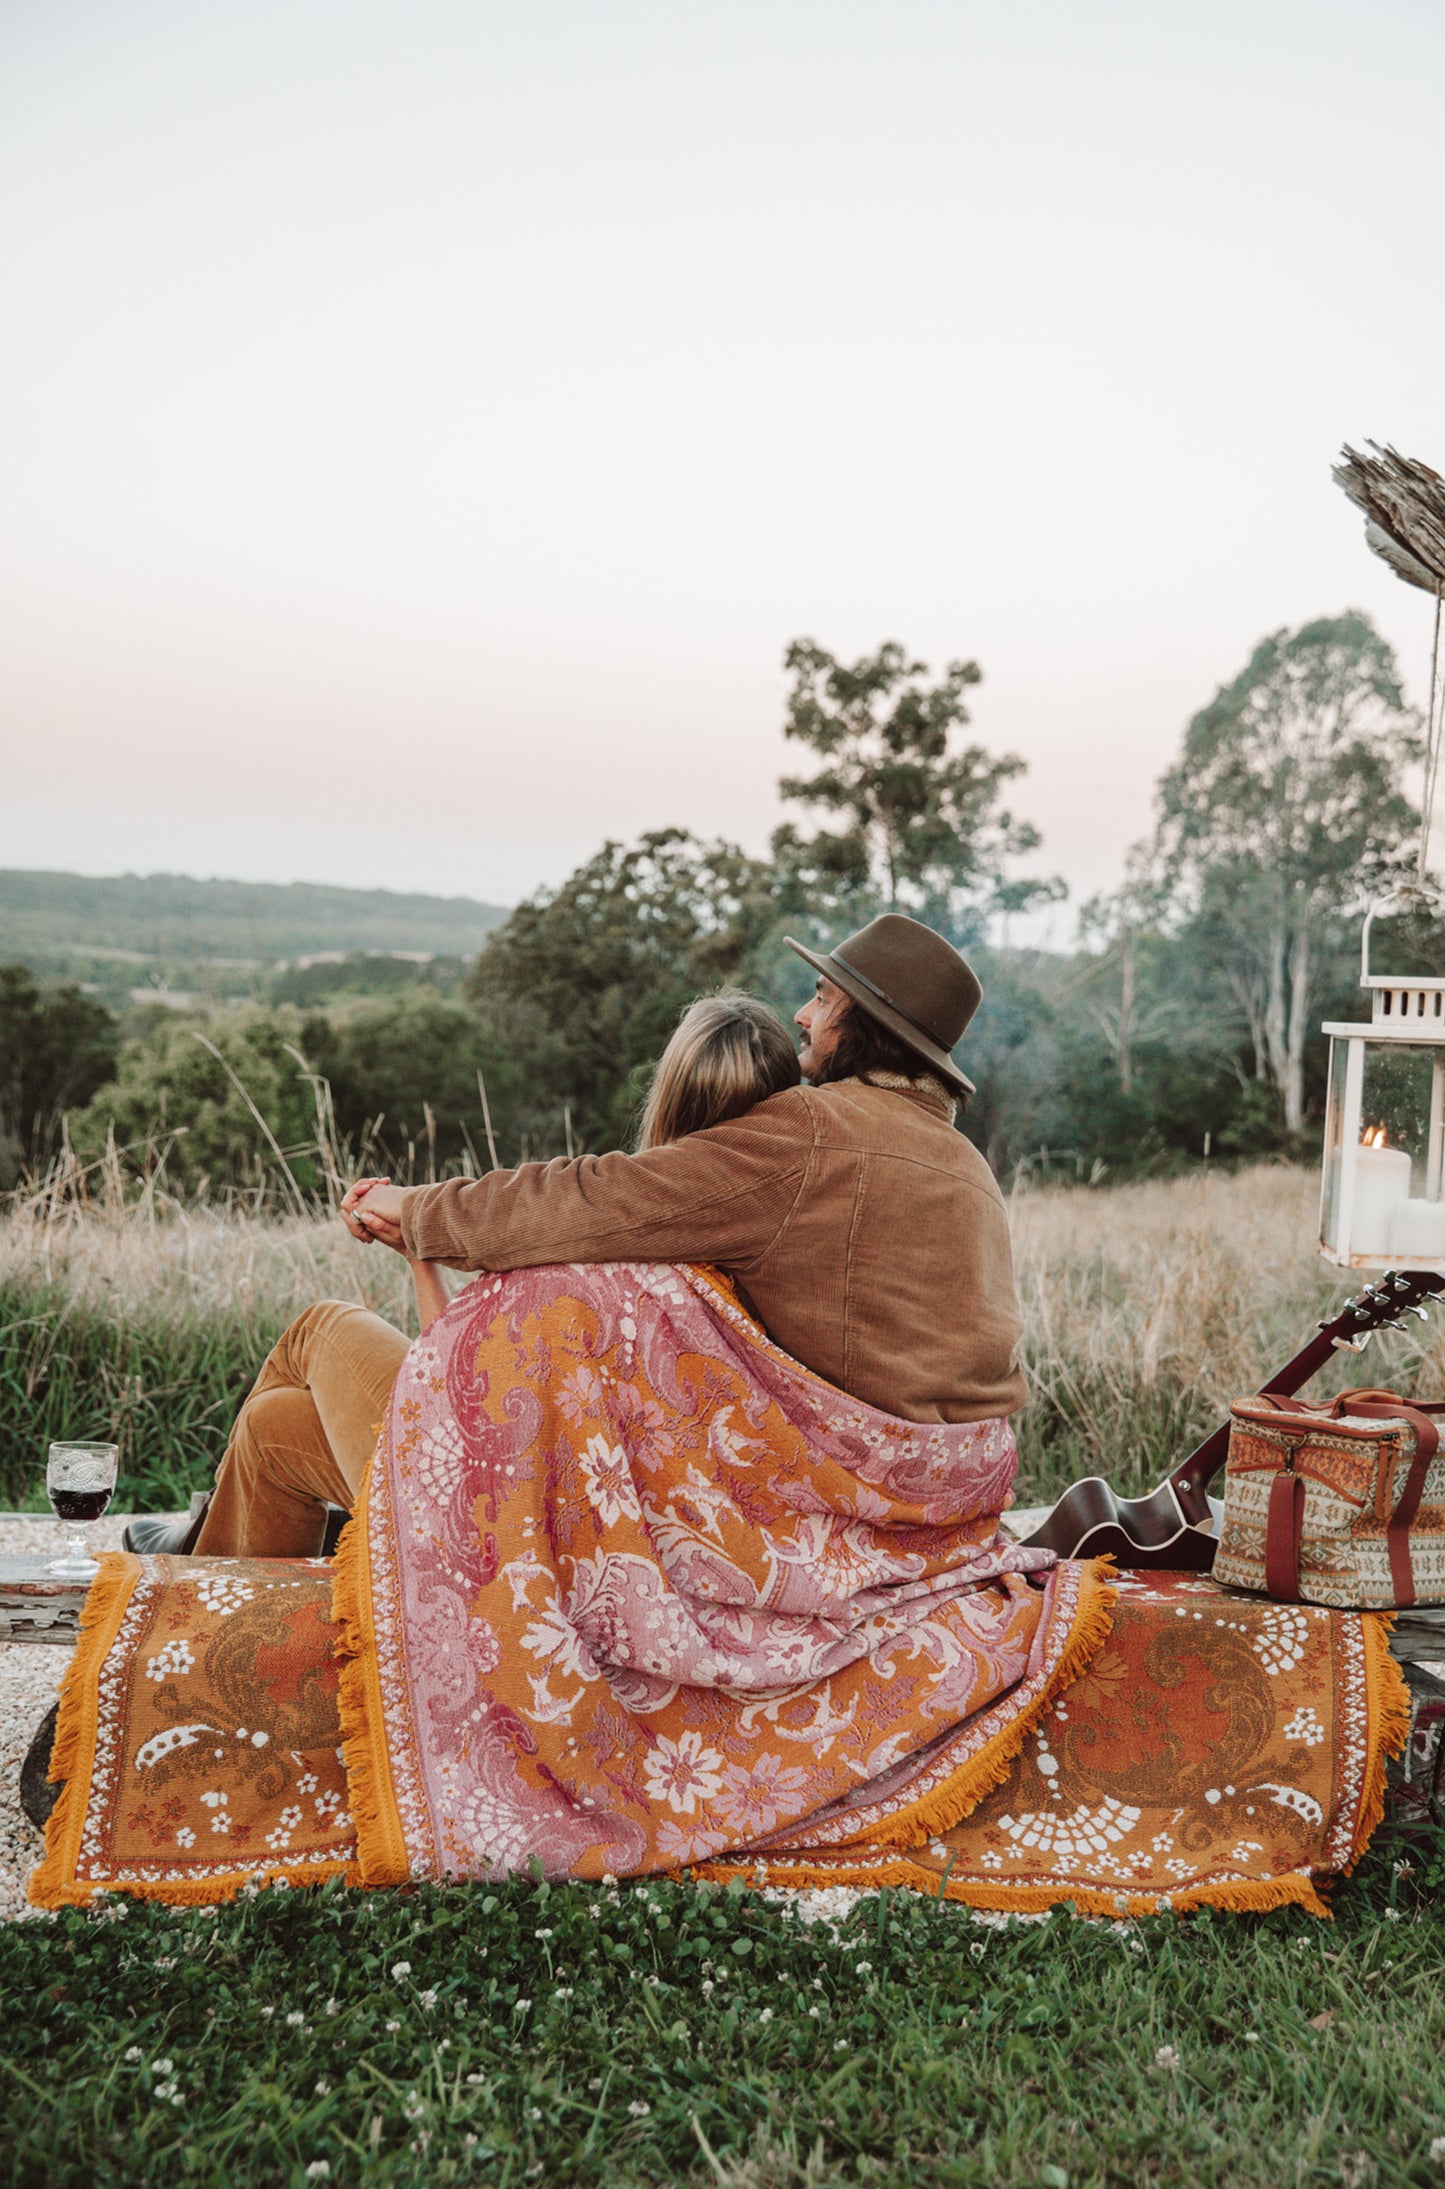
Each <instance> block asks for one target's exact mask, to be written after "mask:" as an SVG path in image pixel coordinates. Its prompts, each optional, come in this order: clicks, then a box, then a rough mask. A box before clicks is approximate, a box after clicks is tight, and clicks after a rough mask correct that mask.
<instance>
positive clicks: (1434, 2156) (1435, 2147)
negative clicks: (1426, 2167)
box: [1430, 2136, 1445, 2166]
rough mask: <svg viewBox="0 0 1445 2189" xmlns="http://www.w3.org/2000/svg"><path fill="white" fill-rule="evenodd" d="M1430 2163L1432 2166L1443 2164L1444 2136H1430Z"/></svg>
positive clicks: (1444, 2151)
mask: <svg viewBox="0 0 1445 2189" xmlns="http://www.w3.org/2000/svg"><path fill="white" fill-rule="evenodd" d="M1430 2163H1431V2165H1432V2166H1445V2136H1432V2137H1431V2139H1430Z"/></svg>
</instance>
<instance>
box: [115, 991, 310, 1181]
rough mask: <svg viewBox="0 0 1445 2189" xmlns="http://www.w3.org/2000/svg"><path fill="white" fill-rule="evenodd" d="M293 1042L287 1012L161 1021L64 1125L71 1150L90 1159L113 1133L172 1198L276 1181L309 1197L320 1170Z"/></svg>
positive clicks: (295, 1025) (297, 1032)
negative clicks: (158, 1171) (160, 1172)
mask: <svg viewBox="0 0 1445 2189" xmlns="http://www.w3.org/2000/svg"><path fill="white" fill-rule="evenodd" d="M301 1040H302V1025H301V1021H300V1019H299V1018H298V1016H297V1014H296V1013H295V1012H294V1011H292V1010H290V1009H289V1008H283V1009H282V1010H279V1011H274V1012H273V1011H264V1010H256V1009H249V1010H240V1011H228V1012H225V1013H221V1014H218V1015H217V1016H216V1017H214V1018H210V1019H207V1020H205V1021H204V1022H203V1023H195V1022H192V1021H189V1020H187V1019H183V1018H180V1017H175V1018H167V1019H165V1020H163V1021H160V1022H158V1023H157V1024H156V1025H155V1027H154V1028H153V1029H152V1030H151V1031H150V1032H149V1033H148V1034H146V1035H144V1036H143V1037H141V1038H140V1039H138V1040H133V1041H128V1042H126V1044H125V1045H124V1047H123V1048H122V1050H121V1052H120V1062H119V1068H118V1070H117V1073H116V1077H115V1080H114V1082H113V1083H112V1084H111V1085H109V1086H107V1087H105V1088H103V1089H102V1090H101V1092H100V1093H99V1094H97V1095H96V1096H95V1098H94V1099H93V1100H92V1101H91V1102H90V1104H89V1105H88V1107H87V1108H86V1109H84V1110H83V1111H81V1112H79V1113H78V1114H77V1115H76V1116H75V1117H73V1118H72V1120H71V1127H72V1134H73V1138H74V1141H75V1145H76V1148H77V1149H78V1150H79V1152H80V1153H81V1154H82V1155H83V1156H87V1157H91V1158H94V1157H97V1156H99V1154H100V1153H101V1151H102V1150H103V1149H104V1147H105V1144H106V1140H107V1138H108V1136H109V1135H110V1133H112V1132H114V1135H115V1138H116V1140H117V1141H118V1142H119V1143H120V1145H121V1146H122V1147H128V1148H130V1149H132V1150H146V1151H149V1152H153V1154H154V1157H155V1159H156V1160H157V1161H163V1163H164V1171H165V1177H166V1179H167V1182H168V1183H169V1184H170V1185H171V1186H172V1187H173V1188H175V1189H177V1190H182V1189H184V1190H190V1191H195V1190H197V1189H199V1188H202V1187H203V1186H205V1185H207V1184H216V1183H219V1184H222V1185H227V1186H241V1187H245V1188H253V1189H261V1188H263V1187H264V1188H268V1189H270V1190H275V1187H276V1185H277V1183H278V1180H279V1181H280V1183H281V1185H282V1187H283V1189H284V1190H285V1191H287V1192H292V1191H293V1190H296V1189H299V1190H300V1191H301V1192H302V1193H306V1192H309V1191H310V1190H312V1189H314V1188H315V1187H316V1186H317V1185H318V1184H319V1183H320V1179H321V1168H320V1164H319V1162H318V1151H317V1111H316V1100H315V1094H314V1090H313V1085H312V1082H311V1081H310V1080H309V1079H308V1077H307V1066H306V1062H305V1061H304V1053H303V1055H298V1054H297V1052H298V1049H299V1048H300V1043H301ZM149 1152H148V1154H147V1160H149ZM288 1172H289V1179H288Z"/></svg>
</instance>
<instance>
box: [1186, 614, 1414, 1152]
mask: <svg viewBox="0 0 1445 2189" xmlns="http://www.w3.org/2000/svg"><path fill="white" fill-rule="evenodd" d="M1421 755H1422V741H1421V734H1420V718H1419V716H1418V714H1417V713H1416V711H1415V710H1414V709H1413V708H1412V707H1410V706H1409V705H1407V703H1406V701H1405V697H1404V693H1403V691H1402V689H1401V685H1400V677H1399V671H1398V669H1397V667H1396V663H1395V656H1394V653H1393V651H1392V650H1391V648H1390V646H1389V645H1388V644H1387V642H1386V641H1385V640H1384V639H1383V638H1382V637H1381V636H1380V634H1379V632H1378V631H1376V630H1375V628H1374V626H1373V625H1372V624H1371V622H1370V621H1369V618H1368V617H1367V616H1365V615H1363V614H1361V613H1360V612H1359V611H1358V610H1349V611H1347V612H1346V613H1345V614H1344V615H1341V616H1331V617H1322V618H1320V619H1319V620H1317V621H1316V622H1313V623H1306V624H1302V625H1301V626H1300V628H1299V629H1298V630H1295V631H1288V630H1281V631H1274V632H1271V633H1270V634H1269V636H1268V637H1266V638H1263V639H1261V640H1260V642H1259V644H1258V645H1257V646H1256V647H1255V649H1254V652H1253V653H1252V654H1251V655H1250V658H1249V660H1248V661H1247V662H1246V664H1245V666H1244V668H1243V669H1242V670H1241V671H1240V672H1239V674H1238V675H1237V676H1236V677H1235V678H1234V680H1233V682H1232V683H1229V684H1226V685H1223V686H1222V687H1221V688H1220V690H1219V691H1218V692H1217V693H1216V694H1215V697H1214V698H1213V699H1212V700H1211V701H1210V703H1209V705H1208V706H1207V707H1204V708H1201V710H1200V711H1199V713H1198V714H1196V715H1195V716H1194V718H1193V720H1192V721H1191V722H1190V724H1189V726H1188V728H1187V730H1186V731H1185V733H1184V743H1183V749H1182V751H1181V753H1180V756H1179V758H1178V760H1177V761H1176V762H1175V764H1174V765H1173V767H1171V768H1169V769H1168V770H1167V771H1166V773H1165V774H1164V775H1163V776H1162V777H1161V779H1160V783H1159V816H1160V818H1159V837H1158V848H1159V853H1160V856H1161V860H1162V864H1163V873H1164V876H1165V878H1166V879H1167V882H1168V885H1169V887H1170V889H1171V891H1172V893H1173V896H1174V899H1175V903H1176V906H1177V908H1178V909H1179V910H1180V911H1182V912H1183V913H1184V914H1186V915H1187V917H1188V918H1189V919H1190V921H1191V922H1192V923H1193V924H1195V926H1196V928H1197V932H1198V933H1199V935H1200V936H1201V938H1203V937H1208V938H1210V940H1211V945H1212V948H1213V951H1214V954H1215V956H1216V958H1217V960H1218V963H1219V965H1220V968H1221V971H1222V973H1223V975H1224V977H1225V979H1226V982H1227V984H1228V988H1229V990H1230V992H1231V994H1232V995H1233V997H1234V999H1235V1002H1236V1004H1237V1005H1238V1007H1239V1009H1240V1011H1241V1012H1242V1014H1243V1016H1244V1019H1245V1021H1246V1023H1247V1025H1248V1028H1249V1033H1250V1037H1251V1039H1252V1041H1253V1044H1254V1050H1255V1057H1256V1065H1257V1070H1258V1073H1259V1076H1260V1077H1261V1078H1265V1079H1268V1080H1269V1081H1271V1082H1272V1083H1273V1084H1274V1085H1275V1086H1276V1087H1277V1088H1278V1090H1279V1094H1280V1098H1281V1101H1282V1104H1283V1111H1284V1122H1285V1126H1286V1128H1287V1130H1289V1131H1290V1132H1297V1131H1299V1129H1300V1128H1301V1126H1302V1125H1303V1123H1304V1117H1305V1099H1304V1090H1305V1050H1306V1044H1307V1042H1308V1040H1309V1037H1310V1034H1311V1032H1312V1030H1313V1025H1314V1017H1315V1007H1316V1003H1317V999H1318V995H1319V993H1320V990H1321V987H1322V984H1323V982H1324V980H1325V979H1326V978H1327V977H1328V975H1329V973H1330V970H1331V968H1330V966H1329V964H1328V956H1329V947H1330V943H1331V938H1332V935H1337V934H1338V932H1339V926H1340V923H1341V921H1342V919H1343V918H1344V917H1346V916H1348V915H1351V914H1354V913H1358V912H1361V911H1363V909H1364V907H1365V904H1366V902H1367V901H1368V899H1369V897H1370V895H1371V893H1372V891H1373V890H1375V889H1377V888H1379V887H1380V886H1381V884H1382V882H1383V880H1384V878H1385V876H1386V875H1387V874H1388V873H1389V872H1390V871H1391V869H1392V868H1398V865H1399V862H1400V857H1401V853H1402V849H1403V847H1404V846H1405V844H1406V842H1407V839H1409V838H1410V837H1411V836H1412V834H1413V832H1414V831H1415V829H1416V827H1417V826H1418V819H1419V817H1418V814H1417V812H1416V810H1415V807H1414V806H1413V804H1412V803H1411V801H1410V798H1409V797H1408V795H1407V793H1406V788H1405V779H1406V774H1407V771H1408V770H1409V768H1410V767H1411V766H1412V765H1413V764H1414V763H1416V762H1417V761H1418V760H1419V759H1420V758H1421Z"/></svg>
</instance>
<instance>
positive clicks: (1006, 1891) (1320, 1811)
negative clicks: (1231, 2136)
mask: <svg viewBox="0 0 1445 2189" xmlns="http://www.w3.org/2000/svg"><path fill="white" fill-rule="evenodd" d="M1116 1586H1117V1588H1118V1592H1119V1593H1118V1602H1117V1605H1116V1609H1115V1615H1114V1627H1113V1632H1112V1633H1111V1635H1110V1636H1109V1639H1108V1640H1107V1641H1106V1642H1105V1643H1103V1645H1102V1646H1101V1647H1100V1648H1099V1649H1098V1651H1097V1652H1096V1653H1095V1655H1094V1657H1093V1659H1092V1661H1091V1662H1090V1664H1089V1665H1088V1666H1087V1667H1086V1669H1085V1670H1084V1671H1083V1672H1082V1673H1081V1674H1080V1675H1079V1677H1078V1678H1077V1679H1076V1680H1074V1682H1073V1683H1072V1684H1071V1685H1070V1686H1069V1687H1068V1689H1067V1690H1066V1692H1065V1693H1063V1694H1062V1695H1061V1696H1059V1698H1058V1699H1057V1700H1056V1701H1055V1702H1054V1704H1053V1705H1052V1707H1051V1708H1050V1709H1049V1710H1048V1711H1047V1712H1046V1713H1045V1715H1044V1716H1043V1718H1042V1719H1041V1720H1040V1722H1039V1724H1038V1725H1037V1726H1036V1728H1035V1729H1034V1731H1033V1732H1032V1733H1031V1734H1030V1735H1029V1736H1028V1738H1027V1739H1026V1740H1025V1742H1024V1744H1023V1747H1022V1748H1021V1750H1020V1752H1019V1754H1018V1755H1017V1757H1016V1758H1015V1760H1014V1762H1013V1764H1012V1766H1011V1768H1010V1770H1009V1772H1008V1775H1007V1777H1006V1778H1005V1779H1004V1780H1003V1781H1002V1783H1001V1784H999V1785H997V1786H995V1787H994V1788H993V1790H992V1791H991V1792H990V1793H988V1794H986V1795H985V1796H984V1798H983V1800H982V1801H981V1802H979V1804H978V1806H977V1807H976V1808H975V1809H974V1810H973V1811H972V1812H971V1814H970V1815H969V1816H968V1817H966V1818H965V1819H964V1820H963V1822H961V1823H959V1824H957V1825H955V1826H954V1827H953V1829H952V1830H950V1831H946V1832H942V1833H938V1834H936V1835H932V1836H930V1837H929V1838H928V1839H927V1840H926V1841H924V1842H923V1843H922V1844H920V1845H918V1846H915V1847H912V1848H910V1849H909V1850H908V1853H907V1855H906V1856H900V1855H899V1854H897V1853H896V1852H894V1851H891V1850H889V1849H887V1848H880V1847H878V1846H877V1845H870V1843H869V1834H868V1832H867V1831H866V1830H865V1831H864V1832H862V1833H859V1832H858V1830H857V1828H856V1826H857V1819H856V1817H854V1818H849V1819H847V1820H845V1821H840V1823H839V1824H838V1825H836V1826H834V1827H832V1828H831V1829H830V1828H828V1827H827V1826H826V1825H823V1826H822V1827H821V1828H820V1825H819V1822H818V1820H816V1819H815V1820H813V1821H812V1822H811V1823H810V1825H809V1826H808V1828H807V1831H806V1834H804V1833H798V1834H794V1835H791V1836H786V1835H783V1834H777V1835H774V1836H773V1837H772V1838H771V1839H769V1840H768V1841H766V1842H765V1843H763V1845H762V1847H761V1848H760V1850H759V1855H758V1857H757V1858H756V1859H755V1860H754V1861H753V1862H752V1863H750V1864H749V1865H748V1866H747V1868H746V1870H745V1871H744V1870H742V1869H741V1868H740V1867H739V1866H738V1865H737V1864H735V1863H734V1864H725V1863H709V1864H704V1865H700V1866H699V1868H698V1870H697V1872H696V1874H697V1875H700V1876H703V1875H711V1876H714V1877H719V1878H726V1877H731V1876H735V1875H746V1876H747V1878H748V1879H749V1881H750V1882H752V1883H755V1884H759V1885H763V1884H768V1885H785V1886H786V1885H793V1886H798V1885H838V1884H848V1885H911V1886H915V1887H916V1888H917V1889H918V1890H920V1891H922V1892H927V1893H935V1894H936V1893H937V1892H938V1891H939V1890H940V1888H941V1889H942V1890H943V1892H944V1893H945V1894H946V1896H947V1897H948V1898H949V1899H951V1900H961V1901H965V1902H967V1903H968V1904H969V1905H970V1906H972V1907H976V1908H996V1909H1016V1910H1019V1911H1021V1912H1022V1911H1030V1910H1036V1909H1042V1908H1048V1907H1051V1906H1053V1905H1054V1904H1055V1903H1056V1902H1060V1901H1072V1902H1073V1903H1074V1905H1075V1906H1076V1907H1077V1908H1078V1910H1079V1912H1080V1913H1081V1914H1085V1915H1145V1914H1154V1913H1157V1912H1158V1911H1159V1910H1161V1909H1164V1908H1174V1909H1176V1910H1179V1911H1185V1910H1188V1909H1191V1908H1198V1907H1203V1906H1211V1907H1216V1908H1231V1909H1259V1908H1274V1907H1279V1906H1281V1905H1283V1904H1284V1903H1285V1902H1290V1901H1292V1902H1295V1903H1297V1904H1298V1905H1300V1906H1302V1907H1305V1908H1308V1909H1310V1910H1311V1911H1312V1912H1313V1913H1314V1914H1316V1915H1326V1914H1328V1912H1329V1911H1328V1908H1327V1906H1326V1903H1325V1901H1324V1900H1323V1899H1322V1897H1321V1892H1320V1887H1321V1885H1323V1884H1326V1883H1327V1882H1328V1880H1329V1879H1330V1878H1332V1877H1337V1876H1341V1875H1344V1874H1346V1873H1348V1871H1349V1870H1351V1869H1352V1868H1353V1866H1354V1864H1355V1863H1356V1862H1357V1861H1358V1860H1359V1858H1360V1856H1361V1855H1362V1854H1363V1853H1364V1851H1365V1847H1366V1845H1367V1844H1368V1842H1369V1838H1370V1835H1371V1833H1372V1832H1373V1831H1374V1828H1375V1826H1376V1825H1377V1824H1378V1822H1379V1821H1380V1816H1381V1813H1382V1809H1383V1805H1384V1791H1385V1762H1386V1758H1387V1757H1388V1756H1391V1755H1394V1754H1397V1753H1398V1752H1399V1750H1400V1749H1401V1748H1402V1747H1403V1745H1404V1741H1405V1736H1406V1731H1407V1728H1408V1724H1409V1696H1408V1692H1407V1690H1406V1688H1405V1684H1404V1681H1403V1679H1402V1678H1401V1675H1400V1673H1399V1670H1398V1668H1397V1667H1396V1665H1395V1663H1394V1661H1393V1659H1392V1658H1391V1656H1390V1652H1389V1621H1388V1620H1387V1619H1385V1618H1382V1617H1380V1616H1379V1615H1377V1614H1368V1613H1365V1614H1362V1613H1358V1612H1337V1611H1325V1610H1320V1609H1317V1608H1315V1607H1314V1606H1312V1605H1307V1604H1301V1605H1295V1604H1272V1603H1266V1602H1263V1601H1261V1600H1260V1599H1259V1598H1256V1597H1246V1596H1241V1595H1237V1594H1232V1593H1230V1592H1228V1591H1226V1590H1224V1589H1221V1588H1219V1587H1218V1586H1217V1585H1216V1583H1214V1582H1213V1581H1210V1580H1205V1579H1202V1578H1200V1577H1199V1576H1197V1575H1193V1574H1149V1575H1142V1574H1121V1575H1120V1576H1119V1577H1118V1580H1117V1583H1116Z"/></svg>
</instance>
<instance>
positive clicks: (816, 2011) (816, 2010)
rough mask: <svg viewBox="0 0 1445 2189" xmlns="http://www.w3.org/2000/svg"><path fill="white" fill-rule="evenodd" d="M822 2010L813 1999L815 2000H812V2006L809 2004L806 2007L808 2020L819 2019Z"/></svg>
mask: <svg viewBox="0 0 1445 2189" xmlns="http://www.w3.org/2000/svg"><path fill="white" fill-rule="evenodd" d="M822 2012H823V2009H822V2008H821V2007H820V2006H819V2005H818V2004H817V2002H816V2000H815V2001H814V2003H813V2005H812V2006H810V2007H809V2009H808V2018H809V2020H810V2021H814V2022H816V2021H818V2020H819V2019H820V2017H821V2015H822Z"/></svg>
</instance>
